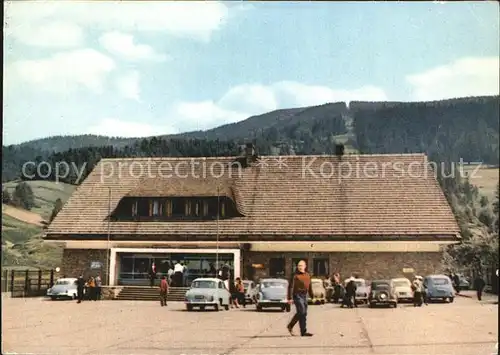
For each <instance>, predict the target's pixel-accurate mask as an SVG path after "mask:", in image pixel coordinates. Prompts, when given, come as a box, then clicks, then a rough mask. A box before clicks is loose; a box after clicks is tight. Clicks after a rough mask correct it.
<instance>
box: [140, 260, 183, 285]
mask: <svg viewBox="0 0 500 355" xmlns="http://www.w3.org/2000/svg"><path fill="white" fill-rule="evenodd" d="M156 277H157V271H156V265H155V263H152V264H151V269H150V270H149V284H150V286H151V287H153V286H154V284H155V280H156ZM167 277H168V280H167V281H168V283H169V284H170V285H172V286H176V287H185V286H187V284H188V282H187V281H188V280H187V279H188V268H187V266H186V265H185V264H184V262H182V261H177V262H176V263H175V264H174V263H173V262H170V264H169V267H168V271H167ZM162 279H163V277H162ZM165 279H167V278H165Z"/></svg>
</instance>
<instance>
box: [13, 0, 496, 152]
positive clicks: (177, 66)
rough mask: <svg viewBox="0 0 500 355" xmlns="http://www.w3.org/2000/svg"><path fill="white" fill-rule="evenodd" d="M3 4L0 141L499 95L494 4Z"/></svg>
mask: <svg viewBox="0 0 500 355" xmlns="http://www.w3.org/2000/svg"><path fill="white" fill-rule="evenodd" d="M4 4H5V5H4V6H5V9H4V13H5V28H4V100H3V109H4V111H3V140H4V143H3V144H4V145H6V144H17V143H20V142H24V141H29V140H33V139H37V138H43V137H48V136H54V135H70V134H71V135H73V134H99V135H108V136H122V137H146V136H153V135H162V134H170V133H179V132H186V131H192V130H205V129H209V128H213V127H216V126H220V125H222V124H226V123H231V122H237V121H241V120H244V119H246V118H248V117H250V116H252V115H256V114H261V113H265V112H269V111H272V110H276V109H280V108H291V107H301V106H310V105H320V104H324V103H327V102H338V101H346V102H349V101H353V100H368V101H384V100H397V101H420V100H439V99H446V98H453V97H463V96H478V95H498V94H499V67H500V65H499V39H500V38H499V30H500V29H499V13H500V12H499V5H498V3H497V2H496V1H492V2H450V3H445V2H380V3H377V2H352V3H350V2H317V3H315V2H242V1H239V2H238V1H234V2H215V1H210V2H192V1H190V2H181V1H175V2H173V1H172V2H160V1H154V2H153V1H151V2H149V1H121V2H111V1H99V2H95V1H94V2H91V1H62V0H57V1H41V0H38V1H7V2H5V3H4Z"/></svg>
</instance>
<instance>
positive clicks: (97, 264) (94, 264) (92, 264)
mask: <svg viewBox="0 0 500 355" xmlns="http://www.w3.org/2000/svg"><path fill="white" fill-rule="evenodd" d="M90 268H91V269H100V268H102V263H101V262H100V261H92V262H90Z"/></svg>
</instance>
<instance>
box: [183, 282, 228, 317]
mask: <svg viewBox="0 0 500 355" xmlns="http://www.w3.org/2000/svg"><path fill="white" fill-rule="evenodd" d="M230 299H231V294H230V293H229V291H228V290H227V288H226V286H225V285H224V281H222V280H220V279H216V278H199V279H195V280H194V281H193V282H192V283H191V288H190V289H189V290H188V291H187V292H186V296H185V303H186V309H187V310H188V311H192V310H193V308H194V307H199V308H200V309H201V310H204V309H205V308H206V307H214V308H215V310H216V311H218V310H219V309H220V308H224V309H225V310H226V311H227V310H229V303H230Z"/></svg>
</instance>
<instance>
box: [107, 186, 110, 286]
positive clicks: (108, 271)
mask: <svg viewBox="0 0 500 355" xmlns="http://www.w3.org/2000/svg"><path fill="white" fill-rule="evenodd" d="M110 235H111V187H108V246H107V250H106V275H107V277H106V279H107V281H108V282H107V284H108V286H109V285H110V282H109V281H110V280H109V274H110V271H111V270H110V268H109V254H110V252H111V249H110V247H109V244H110V237H111V236H110Z"/></svg>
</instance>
